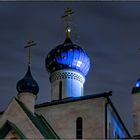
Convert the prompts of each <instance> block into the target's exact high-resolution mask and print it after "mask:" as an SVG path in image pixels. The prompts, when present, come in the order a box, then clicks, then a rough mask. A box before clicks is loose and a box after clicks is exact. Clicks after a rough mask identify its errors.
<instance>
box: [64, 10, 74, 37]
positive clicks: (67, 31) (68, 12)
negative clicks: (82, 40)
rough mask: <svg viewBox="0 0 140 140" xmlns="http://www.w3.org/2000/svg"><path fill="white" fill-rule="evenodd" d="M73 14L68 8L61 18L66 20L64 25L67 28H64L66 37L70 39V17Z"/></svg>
mask: <svg viewBox="0 0 140 140" xmlns="http://www.w3.org/2000/svg"><path fill="white" fill-rule="evenodd" d="M73 13H74V12H73V11H72V9H70V8H67V9H66V10H65V12H64V16H62V18H65V20H66V24H67V27H66V34H67V37H70V31H71V29H70V21H71V15H72V14H73Z"/></svg>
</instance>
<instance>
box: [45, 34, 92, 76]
mask: <svg viewBox="0 0 140 140" xmlns="http://www.w3.org/2000/svg"><path fill="white" fill-rule="evenodd" d="M45 65H46V69H47V71H48V72H49V73H50V74H51V73H53V72H55V71H57V70H63V69H73V70H77V71H79V72H81V73H82V74H83V75H84V76H86V75H87V73H88V71H89V68H90V59H89V57H88V55H87V53H86V52H85V50H83V49H82V48H81V47H80V46H78V45H76V44H73V43H72V41H71V39H70V38H69V37H66V39H65V41H64V43H63V44H61V45H58V46H57V47H56V48H54V49H52V50H51V51H50V52H49V53H48V56H47V57H46V60H45Z"/></svg>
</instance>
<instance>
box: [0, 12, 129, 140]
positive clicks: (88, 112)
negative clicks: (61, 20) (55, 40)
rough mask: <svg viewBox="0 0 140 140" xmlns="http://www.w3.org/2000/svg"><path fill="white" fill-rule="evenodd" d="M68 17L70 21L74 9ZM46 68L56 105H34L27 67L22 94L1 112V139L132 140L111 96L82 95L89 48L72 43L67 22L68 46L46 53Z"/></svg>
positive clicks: (34, 93) (19, 88)
mask: <svg viewBox="0 0 140 140" xmlns="http://www.w3.org/2000/svg"><path fill="white" fill-rule="evenodd" d="M66 13H67V14H66V15H65V16H66V17H69V16H70V15H71V14H72V11H71V10H70V9H68V10H67V12H66ZM32 45H33V43H32V42H31V43H29V44H28V46H27V47H29V49H30V47H31V46H32ZM29 60H30V59H29ZM29 62H30V61H29ZM45 66H46V69H47V71H48V73H49V76H50V82H51V97H52V101H51V102H47V103H42V104H38V105H35V100H36V97H37V95H38V92H39V87H38V84H37V82H36V81H35V80H34V78H33V76H32V74H31V70H30V63H29V66H28V70H27V73H26V74H25V76H24V77H23V79H21V80H20V81H19V82H18V83H17V91H18V95H17V96H16V97H13V99H12V101H11V102H10V104H9V105H8V107H7V109H6V110H5V111H4V112H2V113H1V116H0V138H1V139H5V138H10V139H14V138H15V139H16V138H23V139H26V138H32V139H39V138H41V139H94V138H99V139H105V138H131V136H130V134H129V132H128V130H127V128H126V127H125V125H124V124H123V122H122V120H121V118H120V116H119V114H118V113H117V111H116V109H115V107H114V106H113V104H112V102H111V99H110V96H111V92H106V93H101V94H93V95H85V94H84V83H85V79H86V78H85V77H86V75H87V73H88V71H89V69H90V59H89V57H88V55H87V53H86V52H85V50H83V49H82V48H81V47H80V46H78V45H76V44H74V43H72V41H71V39H70V26H69V23H68V24H67V28H66V39H65V41H64V43H63V44H61V45H58V46H57V47H56V48H54V49H52V50H51V51H50V52H49V53H48V55H47V57H46V60H45Z"/></svg>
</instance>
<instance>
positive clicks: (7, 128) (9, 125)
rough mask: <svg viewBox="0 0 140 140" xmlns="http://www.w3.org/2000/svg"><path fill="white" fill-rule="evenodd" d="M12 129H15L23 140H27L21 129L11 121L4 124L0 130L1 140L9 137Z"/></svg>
mask: <svg viewBox="0 0 140 140" xmlns="http://www.w3.org/2000/svg"><path fill="white" fill-rule="evenodd" d="M11 129H14V130H15V131H16V132H17V134H18V135H19V137H20V138H21V139H26V137H25V136H24V134H23V133H22V132H21V131H20V129H19V128H18V127H17V126H16V125H15V124H13V123H12V122H10V121H8V120H7V121H6V122H5V123H4V125H3V126H2V127H1V129H0V139H4V138H5V136H6V135H7V133H8V132H9V131H10V130H11Z"/></svg>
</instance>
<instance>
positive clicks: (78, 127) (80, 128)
mask: <svg viewBox="0 0 140 140" xmlns="http://www.w3.org/2000/svg"><path fill="white" fill-rule="evenodd" d="M82 131H83V119H82V118H81V117H78V118H77V120H76V139H82Z"/></svg>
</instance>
